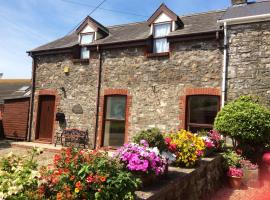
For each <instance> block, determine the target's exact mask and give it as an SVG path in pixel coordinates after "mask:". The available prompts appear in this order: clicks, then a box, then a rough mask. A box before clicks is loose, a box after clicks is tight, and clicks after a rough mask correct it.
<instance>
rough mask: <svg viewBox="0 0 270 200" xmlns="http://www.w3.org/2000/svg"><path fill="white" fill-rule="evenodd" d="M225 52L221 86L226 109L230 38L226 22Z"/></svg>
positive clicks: (222, 105)
mask: <svg viewBox="0 0 270 200" xmlns="http://www.w3.org/2000/svg"><path fill="white" fill-rule="evenodd" d="M223 27H224V50H223V51H224V52H223V67H222V85H221V107H224V105H225V100H226V79H227V71H228V69H227V68H228V62H227V61H228V58H227V55H228V36H227V22H224V25H223Z"/></svg>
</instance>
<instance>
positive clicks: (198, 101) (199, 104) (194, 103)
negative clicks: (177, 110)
mask: <svg viewBox="0 0 270 200" xmlns="http://www.w3.org/2000/svg"><path fill="white" fill-rule="evenodd" d="M187 98H188V99H187V100H188V104H187V129H188V130H189V131H191V132H193V133H196V132H198V131H200V130H211V129H212V128H213V123H214V120H215V117H216V115H217V112H218V111H219V106H220V105H219V97H218V96H207V95H206V96H203V95H198V96H197V95H196V96H188V97H187Z"/></svg>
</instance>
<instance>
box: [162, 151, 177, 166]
mask: <svg viewBox="0 0 270 200" xmlns="http://www.w3.org/2000/svg"><path fill="white" fill-rule="evenodd" d="M162 157H164V158H165V159H166V160H167V161H168V163H169V164H171V163H173V162H174V161H175V160H176V155H175V154H173V153H171V152H169V151H164V152H162Z"/></svg>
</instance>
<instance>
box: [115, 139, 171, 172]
mask: <svg viewBox="0 0 270 200" xmlns="http://www.w3.org/2000/svg"><path fill="white" fill-rule="evenodd" d="M143 143H144V144H145V142H143ZM115 156H116V157H118V158H119V159H120V161H121V162H122V163H124V164H125V166H126V167H127V169H128V170H130V171H132V172H139V173H154V174H156V175H161V174H163V173H164V171H165V168H166V164H167V163H166V160H165V159H164V158H162V156H161V155H160V154H159V150H158V149H157V148H149V147H147V145H144V146H140V145H139V144H135V143H129V144H125V145H124V146H123V147H121V148H120V149H118V150H117V153H116V154H115Z"/></svg>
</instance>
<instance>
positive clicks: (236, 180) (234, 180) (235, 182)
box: [229, 176, 242, 189]
mask: <svg viewBox="0 0 270 200" xmlns="http://www.w3.org/2000/svg"><path fill="white" fill-rule="evenodd" d="M229 184H230V186H231V188H234V189H239V188H240V187H241V185H242V177H234V176H229Z"/></svg>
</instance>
